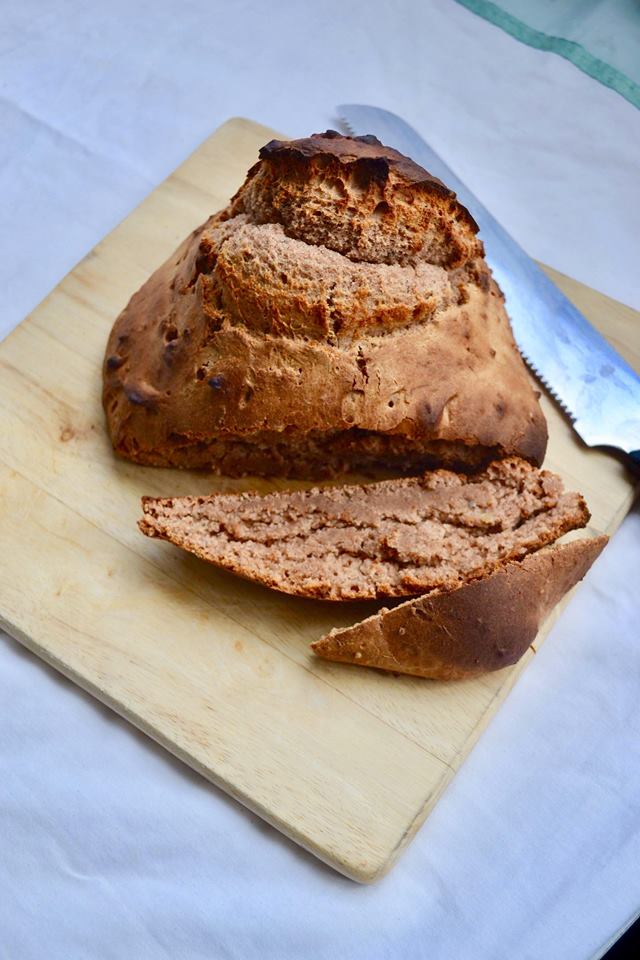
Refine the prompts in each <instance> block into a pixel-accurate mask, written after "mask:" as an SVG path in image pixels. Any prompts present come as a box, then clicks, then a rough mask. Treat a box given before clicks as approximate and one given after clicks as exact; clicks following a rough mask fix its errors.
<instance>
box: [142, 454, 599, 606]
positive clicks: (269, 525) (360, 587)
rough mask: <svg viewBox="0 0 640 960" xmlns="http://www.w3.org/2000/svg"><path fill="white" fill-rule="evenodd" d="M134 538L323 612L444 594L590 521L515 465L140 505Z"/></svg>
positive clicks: (574, 499)
mask: <svg viewBox="0 0 640 960" xmlns="http://www.w3.org/2000/svg"><path fill="white" fill-rule="evenodd" d="M143 511H144V516H143V518H142V520H141V521H140V529H141V530H142V532H143V533H145V534H146V535H147V536H150V537H160V538H162V539H165V540H169V541H171V542H172V543H174V544H177V545H178V546H180V547H182V548H183V549H185V550H188V551H190V552H191V553H194V554H195V555H196V556H198V557H201V558H202V559H203V560H207V561H209V562H210V563H214V564H216V565H217V566H219V567H222V568H224V569H226V570H230V571H231V572H233V573H236V574H239V575H241V576H243V577H247V578H248V579H251V580H255V581H257V582H258V583H262V584H264V585H265V586H268V587H272V588H274V589H276V590H281V591H284V592H285V593H290V594H295V595H297V596H302V597H316V598H319V599H325V600H354V599H359V600H360V599H370V598H376V597H403V596H405V597H406V596H411V595H413V594H419V593H424V592H426V591H432V590H434V589H450V588H452V587H455V586H457V585H458V584H459V583H461V582H465V581H468V580H471V579H473V578H476V577H480V576H486V575H487V574H488V573H490V572H491V571H493V570H495V569H497V568H498V567H501V566H503V565H504V563H505V562H506V561H508V560H510V559H521V558H522V557H524V556H526V555H527V554H528V553H531V552H532V551H535V550H538V549H539V548H540V547H542V546H543V545H545V544H547V543H552V542H554V541H555V540H557V539H558V537H560V536H561V535H562V534H563V533H565V532H567V531H568V530H573V529H576V528H578V527H583V526H585V524H586V523H587V522H588V519H589V512H588V510H587V508H586V506H585V503H584V501H583V499H582V497H581V496H580V495H579V494H577V493H565V492H564V491H563V487H562V482H561V480H560V478H559V477H557V476H556V475H554V474H552V473H549V472H548V471H546V470H538V469H536V468H535V467H532V466H531V465H530V464H528V463H527V462H526V461H524V460H519V459H517V458H511V459H507V460H502V461H498V462H496V463H492V464H491V465H490V466H489V467H488V468H487V469H486V470H485V471H484V472H482V473H480V474H476V475H473V476H471V477H469V476H466V475H461V474H458V473H451V472H449V471H446V470H438V471H435V472H433V473H427V474H425V475H424V476H422V477H415V478H411V479H398V480H384V481H381V482H378V483H371V484H368V485H366V486H355V485H353V486H344V487H333V488H328V489H326V488H325V489H321V490H319V489H313V490H304V491H297V492H292V493H272V494H267V495H266V496H260V495H258V494H255V493H243V494H222V495H217V496H209V497H203V496H201V497H175V498H172V499H154V498H150V497H145V498H143Z"/></svg>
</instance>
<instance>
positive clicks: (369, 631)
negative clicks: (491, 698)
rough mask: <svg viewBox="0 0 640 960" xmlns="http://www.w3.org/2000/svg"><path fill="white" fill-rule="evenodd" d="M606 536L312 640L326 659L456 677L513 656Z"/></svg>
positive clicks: (550, 551)
mask: <svg viewBox="0 0 640 960" xmlns="http://www.w3.org/2000/svg"><path fill="white" fill-rule="evenodd" d="M607 541H608V538H607V537H605V536H600V537H594V538H592V539H588V540H587V539H583V540H574V541H571V542H570V543H566V544H557V545H554V546H550V547H545V548H543V549H542V550H539V551H537V552H536V553H533V554H530V555H529V556H527V557H525V559H524V560H522V561H518V562H511V563H509V564H507V565H506V566H505V567H503V568H502V569H500V570H497V571H495V572H494V573H491V574H490V575H489V576H487V577H485V578H483V579H481V580H474V581H472V582H471V583H467V584H465V585H463V586H461V587H458V588H457V589H455V590H448V591H442V592H434V593H430V594H427V595H425V596H422V597H418V598H417V599H415V600H410V601H408V602H406V603H402V604H400V605H399V606H397V607H395V608H394V609H392V610H383V611H381V612H380V613H378V614H376V615H375V616H373V617H369V618H368V619H367V620H363V621H362V622H361V623H358V624H356V625H355V626H353V627H349V628H347V629H342V630H332V631H331V633H330V634H328V635H327V636H325V637H323V638H322V639H320V640H317V641H316V642H315V643H312V644H311V648H312V650H313V652H314V653H315V654H316V655H317V656H319V657H322V658H324V659H326V660H335V661H339V662H341V663H352V664H356V665H358V666H363V667H375V668H377V669H379V670H387V671H392V672H394V673H403V674H410V675H412V676H416V677H425V678H428V679H432V680H460V679H465V678H470V677H474V676H477V675H479V674H481V673H486V672H488V671H492V670H499V669H501V668H503V667H507V666H510V665H511V664H514V663H516V662H517V661H518V660H519V659H520V658H521V657H522V655H523V654H524V653H525V651H526V650H527V648H528V647H529V645H530V644H531V643H532V642H533V640H534V639H535V637H536V634H537V632H538V630H539V628H540V626H541V625H542V623H543V622H544V620H545V619H546V617H547V616H548V614H549V613H550V611H551V610H552V609H553V607H554V606H555V605H556V604H557V603H558V601H559V600H560V599H561V598H562V597H563V596H564V595H565V593H567V591H568V590H570V589H571V588H572V587H573V586H575V584H576V583H578V582H579V581H580V580H581V579H582V578H583V577H584V575H585V574H586V572H587V570H588V569H589V567H590V566H591V564H592V563H593V562H594V560H595V559H596V558H597V557H598V555H599V554H600V553H601V551H602V550H603V549H604V547H605V545H606V543H607Z"/></svg>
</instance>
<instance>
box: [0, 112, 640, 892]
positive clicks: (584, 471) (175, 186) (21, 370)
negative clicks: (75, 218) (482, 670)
mask: <svg viewBox="0 0 640 960" xmlns="http://www.w3.org/2000/svg"><path fill="white" fill-rule="evenodd" d="M272 136H274V134H273V132H272V131H270V130H268V129H266V128H264V127H260V126H258V125H257V124H254V123H251V122H249V121H246V120H231V121H229V122H228V123H226V124H225V125H224V126H223V127H221V128H220V129H219V130H218V131H217V132H216V133H215V134H213V136H211V137H210V138H209V139H208V140H207V141H206V142H205V143H204V144H203V145H202V146H201V147H200V148H199V149H198V150H197V151H196V152H195V153H194V154H193V155H192V156H191V157H190V158H189V159H188V160H187V161H186V163H184V164H183V165H182V166H181V167H180V168H179V169H178V170H176V172H175V173H174V174H172V176H171V177H169V179H168V180H167V181H165V183H163V184H162V185H161V186H160V187H159V188H158V189H157V190H155V191H154V192H153V193H152V194H151V195H150V196H149V197H148V198H147V199H146V200H145V201H144V203H143V204H141V206H140V207H138V209H137V210H135V211H134V212H133V213H132V214H131V216H129V217H128V218H127V219H126V220H125V221H124V222H123V223H122V224H121V225H120V226H119V227H118V228H117V229H116V230H114V232H113V233H112V234H110V235H109V236H108V237H107V238H106V239H105V240H103V241H102V242H101V243H100V244H99V245H98V246H97V247H96V248H95V250H94V251H92V252H91V253H90V254H89V255H88V256H87V257H86V258H85V259H84V260H83V261H82V262H81V263H80V264H78V266H77V267H76V268H75V270H73V272H72V273H71V274H69V276H68V277H66V278H65V279H64V280H63V282H62V283H61V284H60V285H59V286H58V287H57V288H56V289H55V290H54V291H53V292H52V293H51V295H50V296H49V297H48V298H47V299H46V300H45V301H44V302H43V303H42V304H41V305H40V306H39V307H38V309H37V310H36V311H35V312H34V314H33V315H32V316H31V317H29V318H28V319H27V320H25V321H24V322H23V323H22V324H21V325H20V326H19V327H18V328H17V329H16V330H15V331H14V332H13V333H12V334H11V335H10V336H9V337H8V339H7V340H6V341H5V342H4V343H3V344H1V345H0V622H1V623H2V625H3V626H4V627H5V629H6V630H7V631H8V632H9V633H11V634H12V635H13V636H15V637H17V638H18V639H19V640H20V641H21V642H22V643H24V644H25V645H26V646H27V647H29V648H30V649H31V650H33V651H34V652H36V653H37V654H38V655H39V656H41V657H43V658H44V659H45V660H47V661H48V662H49V663H51V664H53V665H54V666H55V667H56V668H57V669H59V670H61V671H62V672H63V673H65V674H66V675H67V676H69V677H71V678H72V679H73V680H74V681H76V682H77V683H78V684H79V685H80V686H82V687H83V688H85V689H86V690H88V691H89V692H91V693H92V694H94V695H95V696H96V697H98V698H99V699H100V700H101V701H103V702H104V703H107V704H109V705H110V706H111V707H113V709H115V710H116V711H117V712H118V713H120V714H121V715H123V716H125V717H127V718H128V719H129V720H131V722H132V723H134V724H135V725H136V726H137V727H139V728H140V729H142V730H144V731H145V732H146V733H148V734H149V735H150V736H152V737H153V738H154V739H156V740H157V741H158V742H160V743H162V744H163V745H164V746H166V747H167V749H169V750H170V751H171V752H172V753H174V754H176V756H178V757H180V758H181V759H182V760H184V761H185V762H186V763H188V764H189V765H190V766H192V767H194V768H195V769H196V770H198V771H200V772H201V773H202V774H203V775H204V776H206V777H207V778H208V779H210V780H212V781H213V782H214V783H216V784H217V785H219V786H220V787H221V788H222V789H223V790H225V791H226V792H227V793H230V794H231V795H232V796H234V797H236V798H237V799H238V800H240V801H241V802H242V803H244V804H246V805H247V806H248V807H250V808H251V809H252V810H254V811H255V812H256V813H258V814H259V815H260V816H262V817H264V818H265V819H266V820H268V821H269V822H270V823H272V824H274V825H275V826H276V827H277V828H278V829H280V830H282V831H283V832H284V833H285V834H287V835H288V836H289V837H291V838H292V839H293V840H295V841H296V842H297V843H300V844H301V845H302V846H304V847H305V848H306V849H308V850H310V851H311V852H312V853H314V854H315V855H316V856H318V857H320V858H321V859H323V860H324V861H325V862H327V863H328V864H330V865H331V866H333V867H335V868H336V869H337V870H340V871H341V872H342V873H344V874H346V875H347V876H349V877H352V878H354V879H356V880H359V881H364V882H368V881H372V880H374V879H376V878H377V877H378V876H380V875H381V874H383V873H384V872H385V871H386V870H387V869H388V868H389V866H390V865H391V864H392V863H393V862H394V860H395V859H396V857H397V856H398V853H399V852H400V851H401V849H402V848H403V847H404V845H405V844H406V843H407V842H408V840H409V839H410V838H411V837H412V836H413V834H414V833H415V831H416V830H417V828H418V827H419V826H420V824H421V823H422V822H423V820H424V818H425V816H426V815H427V813H428V811H429V810H430V809H431V808H432V807H433V805H434V804H435V802H436V800H437V798H438V797H439V796H440V794H441V792H442V791H443V789H444V788H445V786H446V785H447V783H448V782H449V780H450V778H451V777H452V775H453V773H454V771H455V770H456V769H457V767H458V766H459V765H460V763H461V762H462V760H463V759H464V758H465V757H466V756H467V754H468V752H469V750H470V749H471V746H472V744H473V743H474V741H475V740H476V738H477V737H478V736H479V734H480V732H481V731H482V729H483V728H484V726H485V725H486V723H487V722H488V720H489V718H490V717H491V715H492V714H493V713H494V712H495V710H496V709H497V707H498V706H499V704H500V703H501V702H502V701H503V700H504V698H505V697H506V695H507V693H508V691H509V689H510V688H511V686H512V685H513V683H514V682H515V680H516V679H517V677H518V675H519V673H520V672H521V671H522V670H523V669H524V668H525V667H526V664H527V663H528V661H529V660H530V659H531V657H532V656H533V652H530V653H528V654H527V655H526V656H525V658H523V660H522V661H521V662H520V663H519V664H518V665H517V666H516V667H513V668H510V669H507V670H503V671H501V672H499V673H495V674H492V675H489V676H486V677H481V678H479V679H477V680H474V681H469V682H464V683H449V684H437V683H429V682H428V681H421V680H414V679H412V678H409V677H402V678H394V677H392V676H386V675H382V674H379V673H377V672H374V671H367V670H357V669H353V668H350V667H344V666H341V665H339V664H331V663H327V662H323V661H319V660H317V659H316V658H314V657H313V655H312V654H311V653H310V651H309V646H308V645H309V643H310V641H311V640H314V639H317V638H318V637H320V636H321V635H322V634H323V633H326V632H327V631H328V630H329V629H330V628H331V627H332V626H340V625H345V626H346V625H347V624H350V623H354V622H355V621H356V620H358V619H361V618H362V617H363V616H366V615H368V614H370V613H372V612H374V610H376V609H377V607H378V606H379V604H375V603H352V604H340V605H338V606H336V605H334V604H323V603H321V602H313V601H305V600H298V599H295V598H291V597H286V596H284V595H281V594H276V593H272V592H270V591H269V590H266V589H264V588H261V587H259V586H256V585H255V584H251V583H249V582H246V581H242V580H239V579H236V578H234V577H232V576H230V575H228V574H225V573H224V572H221V571H217V570H215V569H213V568H211V567H208V566H207V565H205V564H203V563H200V562H198V561H197V560H196V559H195V558H193V557H190V556H188V555H186V554H183V553H182V552H180V551H178V550H176V549H174V548H172V547H171V546H170V545H169V544H166V543H163V542H160V541H150V540H148V539H146V538H144V537H143V536H142V535H141V534H140V533H139V532H138V530H137V527H136V520H137V518H138V516H139V513H140V505H139V504H140V496H141V495H142V494H149V495H152V496H169V495H174V494H183V493H204V492H210V491H212V490H219V491H228V492H231V491H238V490H245V489H256V488H258V489H262V490H265V491H266V490H272V489H282V488H284V487H289V488H291V487H300V486H303V484H296V483H293V482H286V481H273V482H269V481H255V480H252V479H244V480H228V479H215V478H211V477H208V476H206V475H204V474H198V473H189V472H180V471H172V470H157V469H148V468H142V467H137V466H133V465H132V464H129V463H125V462H119V461H116V460H115V459H114V457H113V455H112V452H111V448H110V445H109V443H108V440H107V437H106V434H105V430H104V422H103V416H102V410H101V407H100V365H101V361H102V355H103V351H104V345H105V342H106V338H107V335H108V332H109V329H110V327H111V324H112V323H113V320H114V318H115V316H116V315H117V314H118V312H119V311H120V309H121V308H122V307H123V306H124V305H125V303H126V301H127V300H128V298H129V296H130V295H131V294H132V293H133V292H134V291H135V290H136V289H137V288H138V287H139V286H140V285H141V283H142V282H143V281H144V280H145V279H146V278H147V276H148V275H149V273H150V272H151V271H152V270H154V269H155V268H156V267H157V266H158V265H159V264H160V263H161V262H162V261H163V260H164V259H165V258H166V257H167V256H168V255H169V254H170V253H171V251H172V250H173V249H174V247H175V246H177V244H178V243H179V242H180V240H182V238H183V237H184V236H185V235H186V234H187V233H188V232H189V231H190V230H191V229H192V228H193V227H194V226H196V225H197V224H198V223H200V222H202V221H203V220H204V219H205V218H206V216H207V215H208V214H210V213H212V212H213V211H215V210H217V209H218V208H220V207H222V206H223V205H224V204H225V203H226V201H227V199H228V198H229V196H230V195H231V193H232V192H233V191H234V190H235V189H236V188H237V187H238V186H239V184H240V182H241V181H242V179H243V177H244V173H245V171H246V169H247V168H248V167H249V166H250V165H251V164H252V163H253V162H254V160H255V157H256V154H257V150H258V148H259V146H260V145H261V144H262V143H264V142H265V141H267V140H268V139H270V138H271V137H272ZM554 278H555V279H557V280H558V282H559V283H560V285H561V286H562V287H564V288H565V290H567V291H568V292H569V293H570V294H571V295H572V297H573V298H574V299H575V301H576V302H577V303H578V305H579V306H580V307H581V309H583V310H584V312H585V313H586V314H587V316H589V317H590V319H591V320H592V321H593V322H595V323H596V325H597V326H599V327H600V328H601V329H602V330H603V331H605V332H611V337H612V340H613V342H614V343H615V345H616V346H617V347H618V348H619V349H621V350H622V351H623V352H626V355H627V356H628V357H629V358H630V359H631V360H632V362H633V361H634V359H635V360H636V362H637V360H638V357H637V343H638V339H637V329H638V328H637V326H635V328H634V324H637V323H638V322H639V318H638V315H637V314H634V313H633V311H630V310H629V309H628V308H626V307H623V306H622V305H620V304H616V303H615V301H612V300H609V299H608V298H606V297H602V296H601V295H600V294H596V293H595V292H593V291H590V290H589V289H588V288H586V287H583V286H581V285H580V284H576V283H575V281H571V280H568V279H566V278H562V277H560V276H559V275H554ZM634 344H635V345H636V353H635V354H634ZM544 403H545V413H546V414H547V417H548V419H549V424H550V435H551V440H550V446H549V453H548V457H547V461H546V465H548V466H549V467H550V468H551V469H553V470H557V471H558V472H559V473H561V474H562V476H563V477H564V479H565V481H566V483H567V484H568V485H569V486H570V487H572V488H578V489H580V490H581V491H582V492H583V493H584V494H585V496H586V497H587V500H588V502H589V505H590V507H591V510H592V513H593V519H592V524H591V526H592V529H593V531H594V532H608V533H611V532H613V530H614V529H615V528H616V527H617V525H618V524H619V523H620V521H621V520H622V518H623V516H624V514H625V513H626V511H627V510H628V509H629V506H630V504H631V502H632V496H633V485H632V482H631V477H630V476H629V475H628V474H627V472H626V470H625V468H624V466H623V465H622V464H621V463H619V462H618V461H617V460H615V459H614V458H612V457H610V456H608V455H607V454H605V453H602V452H599V451H593V450H588V449H587V448H585V447H584V446H583V445H582V444H581V443H580V442H579V440H578V439H577V437H576V436H575V435H574V433H573V432H572V430H571V427H570V426H569V424H568V423H567V422H566V421H565V420H564V418H563V417H562V416H561V415H560V413H559V412H558V411H557V410H556V408H555V407H554V406H553V405H552V404H551V403H550V402H548V401H547V400H546V399H545V401H544ZM353 479H355V478H353ZM549 626H550V624H549V623H547V624H546V626H545V629H544V630H543V631H542V632H541V634H540V635H539V637H538V640H537V644H539V643H540V642H541V640H542V638H543V636H544V634H545V633H546V632H547V631H548V629H549Z"/></svg>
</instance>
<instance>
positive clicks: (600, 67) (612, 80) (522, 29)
mask: <svg viewBox="0 0 640 960" xmlns="http://www.w3.org/2000/svg"><path fill="white" fill-rule="evenodd" d="M457 2H458V3H460V4H461V5H462V6H463V7H467V9H468V10H471V11H472V12H473V13H476V14H478V16H481V17H484V18H485V20H490V21H491V23H494V24H495V25H496V26H497V27H501V28H502V29H503V30H506V32H507V33H510V34H511V36H512V37H515V38H516V40H520V41H521V42H522V43H526V44H528V45H529V46H530V47H537V49H538V50H548V51H551V52H552V53H557V54H559V55H560V56H561V57H565V59H566V60H570V61H571V63H573V64H575V66H576V67H579V68H580V70H583V71H584V72H585V73H587V74H589V76H590V77H593V78H594V80H598V81H599V82H600V83H603V84H604V85H605V86H607V87H610V88H611V89H612V90H615V91H616V93H619V94H621V96H623V97H624V98H625V99H626V100H628V101H629V103H632V104H633V106H634V107H637V108H639V109H640V86H639V85H638V84H637V83H634V81H633V80H631V79H630V78H629V77H627V76H626V74H624V73H621V72H620V70H616V68H615V67H612V66H611V65H610V64H608V63H605V62H604V61H603V60H599V59H598V58H597V57H594V56H593V55H592V54H591V53H589V51H588V50H585V48H584V47H582V46H581V45H580V44H579V43H574V42H573V40H564V39H562V37H551V36H549V35H548V34H546V33H542V32H541V31H540V30H535V29H534V28H533V27H530V26H528V25H527V24H526V23H523V22H522V20H518V19H517V17H514V16H513V15H512V14H510V13H507V12H506V11H505V10H502V9H500V7H498V6H496V4H495V3H490V2H489V0H457Z"/></svg>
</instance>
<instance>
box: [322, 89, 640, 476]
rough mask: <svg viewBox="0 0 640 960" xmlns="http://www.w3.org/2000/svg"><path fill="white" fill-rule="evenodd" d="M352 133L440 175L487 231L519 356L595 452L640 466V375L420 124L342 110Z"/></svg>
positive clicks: (372, 111) (383, 113) (353, 107)
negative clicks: (614, 453)
mask: <svg viewBox="0 0 640 960" xmlns="http://www.w3.org/2000/svg"><path fill="white" fill-rule="evenodd" d="M337 110H338V114H339V117H340V120H341V123H342V124H343V125H344V129H345V132H347V133H349V134H351V135H354V136H362V135H365V134H374V136H376V137H377V138H378V139H379V140H381V141H382V142H383V143H384V144H386V145H387V146H389V147H395V148H396V149H397V150H399V151H400V152H401V153H404V154H407V155H408V156H410V157H411V158H412V159H413V160H415V161H416V162H417V163H419V164H421V165H422V166H423V167H425V168H426V169H427V170H428V171H429V173H432V174H433V175H434V176H436V177H439V179H440V180H442V181H443V182H444V183H445V184H446V185H447V186H448V187H450V188H451V189H452V190H455V192H456V193H457V195H458V198H459V199H460V201H461V202H462V203H463V204H464V205H465V206H466V207H467V208H468V209H469V211H470V213H471V215H472V216H473V217H474V219H475V220H476V222H477V224H478V226H479V227H480V237H481V239H482V240H483V242H484V246H485V252H486V259H487V262H488V264H489V266H490V267H491V270H492V271H493V275H494V277H495V278H496V280H497V282H498V284H499V285H500V287H501V289H502V292H503V293H504V295H505V297H506V302H507V311H508V313H509V316H510V318H511V324H512V327H513V333H514V336H515V338H516V342H517V344H518V347H519V348H520V352H521V353H522V355H523V357H524V359H525V360H526V361H527V363H528V364H529V366H530V367H531V369H532V371H533V373H534V374H535V375H536V376H537V377H538V379H539V380H540V381H541V382H542V383H543V384H544V386H545V387H546V388H547V390H548V391H549V393H550V394H551V395H552V397H553V398H554V399H555V400H556V401H557V403H558V404H559V405H560V406H561V407H562V409H563V410H564V412H565V413H566V414H567V416H568V417H569V418H570V420H571V421H572V424H573V427H574V429H575V430H576V432H577V433H578V434H579V436H580V437H581V438H582V440H584V442H585V443H586V444H587V445H588V446H590V447H598V446H608V447H616V448H618V449H619V450H622V451H624V453H626V454H627V455H628V456H630V457H631V459H632V460H633V461H634V462H635V463H636V464H640V377H639V376H638V374H636V373H635V371H634V370H632V368H631V367H630V366H629V364H628V363H626V362H625V361H624V360H623V359H622V357H621V356H620V355H619V354H618V353H617V352H616V351H615V350H614V349H613V347H612V346H611V345H610V344H609V343H607V341H606V340H605V338H604V337H603V336H601V335H600V334H599V333H598V332H597V331H596V330H595V329H594V328H593V327H592V326H591V324H590V323H589V321H588V320H587V319H586V318H585V317H583V315H582V314H581V313H580V311H579V310H577V309H576V307H574V305H573V304H572V303H571V301H570V300H568V299H567V297H565V295H564V294H563V293H562V292H561V291H560V290H559V289H558V287H556V285H555V284H554V283H553V282H552V281H551V280H550V279H549V278H548V277H547V275H546V274H545V273H543V271H542V270H541V269H540V267H538V265H537V264H536V263H535V262H534V261H533V260H532V259H531V258H530V257H529V256H528V255H527V254H526V253H525V252H524V250H523V249H522V247H520V246H519V245H518V244H517V243H516V241H515V240H514V239H513V238H512V237H510V236H509V234H508V233H507V231H506V230H505V229H504V228H503V227H501V226H500V224H499V223H498V222H497V220H495V219H494V218H493V217H492V215H491V214H490V213H489V211H488V210H487V209H486V207H484V206H483V205H482V204H481V203H480V201H479V200H477V199H476V197H475V196H474V195H473V194H472V193H471V191H470V190H469V189H468V188H467V187H465V185H464V184H463V183H462V181H461V180H459V179H458V177H456V175H455V173H453V171H452V170H451V169H450V168H449V167H448V166H447V164H446V163H445V162H444V161H443V160H442V159H441V158H440V157H439V156H438V155H437V153H435V151H434V150H432V148H431V147H430V146H429V145H428V144H427V143H426V142H425V141H424V140H423V139H422V137H421V136H420V134H419V133H417V132H416V131H415V130H414V129H413V127H410V126H409V124H408V123H406V122H405V121H404V120H402V118H401V117H398V116H397V115H396V114H394V113H391V112H390V111H388V110H382V109H380V108H379V107H369V106H364V105H362V104H353V103H349V104H343V105H341V106H339V107H338V108H337Z"/></svg>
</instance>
